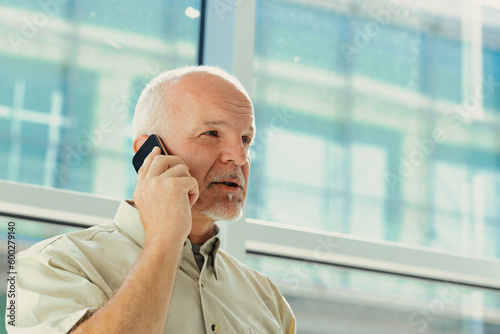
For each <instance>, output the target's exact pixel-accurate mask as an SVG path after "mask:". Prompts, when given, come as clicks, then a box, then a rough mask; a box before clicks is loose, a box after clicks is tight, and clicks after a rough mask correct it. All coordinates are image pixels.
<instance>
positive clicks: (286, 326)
mask: <svg viewBox="0 0 500 334" xmlns="http://www.w3.org/2000/svg"><path fill="white" fill-rule="evenodd" d="M267 281H268V282H269V285H270V286H271V289H272V290H273V293H274V296H275V298H276V304H277V309H278V314H279V321H280V326H281V330H282V333H283V334H296V333H297V328H296V322H295V316H294V314H293V312H292V308H291V307H290V305H289V304H288V302H287V301H286V299H285V297H283V295H282V294H281V292H280V291H279V289H278V287H277V286H276V285H275V284H274V283H273V281H271V280H270V279H269V278H267Z"/></svg>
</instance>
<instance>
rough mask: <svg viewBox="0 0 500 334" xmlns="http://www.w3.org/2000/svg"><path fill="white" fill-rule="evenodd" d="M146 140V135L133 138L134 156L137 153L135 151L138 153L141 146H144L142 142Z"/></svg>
mask: <svg viewBox="0 0 500 334" xmlns="http://www.w3.org/2000/svg"><path fill="white" fill-rule="evenodd" d="M148 138H149V136H148V135H140V136H137V137H135V139H134V154H135V153H137V151H139V149H140V148H141V146H142V144H144V142H145V141H146V139H148Z"/></svg>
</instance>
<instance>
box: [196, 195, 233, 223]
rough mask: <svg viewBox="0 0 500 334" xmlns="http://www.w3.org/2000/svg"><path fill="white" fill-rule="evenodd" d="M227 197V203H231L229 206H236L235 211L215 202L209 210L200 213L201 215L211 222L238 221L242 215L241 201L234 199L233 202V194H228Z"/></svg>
mask: <svg viewBox="0 0 500 334" xmlns="http://www.w3.org/2000/svg"><path fill="white" fill-rule="evenodd" d="M228 196H229V201H230V202H231V203H229V205H234V204H236V205H237V206H238V208H237V209H236V210H234V211H233V210H229V208H228V205H224V203H222V202H216V203H215V205H214V206H212V207H211V208H210V209H207V210H205V211H202V212H201V213H202V214H203V215H205V216H207V217H208V218H211V219H213V220H228V221H233V220H238V219H239V218H241V216H242V215H243V203H242V201H241V199H240V200H239V201H238V199H236V201H235V200H234V199H233V194H231V193H229V194H228Z"/></svg>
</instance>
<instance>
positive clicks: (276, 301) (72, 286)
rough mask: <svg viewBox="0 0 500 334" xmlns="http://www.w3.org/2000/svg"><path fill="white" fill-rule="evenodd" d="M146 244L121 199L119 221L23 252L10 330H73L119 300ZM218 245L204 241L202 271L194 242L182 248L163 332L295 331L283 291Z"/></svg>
mask: <svg viewBox="0 0 500 334" xmlns="http://www.w3.org/2000/svg"><path fill="white" fill-rule="evenodd" d="M215 228H216V229H217V231H218V227H215ZM144 239H145V236H144V229H143V226H142V223H141V221H140V216H139V212H138V211H137V209H136V208H134V207H133V206H132V205H131V204H129V203H127V202H126V201H122V203H121V204H120V207H119V209H118V211H117V213H116V216H115V218H114V223H113V224H109V225H101V226H94V227H92V228H89V229H86V230H82V231H78V232H73V233H69V234H65V235H61V236H57V237H54V238H51V239H48V240H45V241H42V242H40V243H38V244H36V245H34V246H32V247H31V248H30V249H28V250H26V251H24V252H21V253H19V254H18V256H17V262H16V267H17V300H16V305H17V307H18V309H17V312H16V323H15V327H14V326H10V325H7V330H8V333H11V334H20V333H67V332H68V331H69V330H70V329H71V328H72V327H73V326H74V325H75V324H76V323H77V322H78V321H79V320H80V319H81V318H82V317H84V316H86V315H87V314H89V312H93V311H95V310H97V309H98V308H99V307H101V306H102V305H103V304H104V303H106V301H107V300H109V299H110V298H112V297H113V293H114V292H115V291H116V290H117V289H118V287H119V286H120V284H121V282H122V281H123V279H124V278H125V276H126V275H127V273H128V271H129V269H130V267H131V266H132V264H133V263H134V262H135V260H136V258H137V256H138V255H139V254H140V252H141V250H142V247H143V246H144ZM219 246H220V238H219V235H218V234H216V235H214V236H212V238H210V239H209V240H207V241H206V242H205V243H204V244H203V246H202V247H201V249H200V253H201V254H202V255H203V256H204V258H205V261H204V264H203V267H202V269H201V272H200V270H199V268H198V266H197V264H196V262H195V259H194V256H193V251H192V245H191V243H190V241H189V239H187V240H186V242H185V243H184V248H183V250H182V257H181V261H180V265H179V270H178V271H177V276H176V281H175V285H174V292H173V295H172V299H171V302H170V307H169V314H168V316H167V322H166V326H165V331H164V333H187V334H196V333H231V334H234V333H238V334H240V333H266V334H267V333H286V334H289V333H295V318H294V316H293V313H292V311H291V309H290V306H289V305H288V303H287V302H286V301H285V299H284V298H283V296H282V295H281V293H280V292H279V290H278V288H277V287H276V286H275V285H274V284H273V283H272V282H271V281H270V280H269V279H268V278H267V277H266V276H264V275H262V274H260V273H258V272H257V271H255V270H253V269H251V268H249V267H248V266H246V265H245V264H243V263H241V262H240V261H238V260H236V259H235V258H233V257H232V256H230V255H229V254H227V253H226V252H224V251H223V250H221V249H219ZM7 303H9V300H7ZM9 320H10V319H9V318H6V323H7V322H8V321H9Z"/></svg>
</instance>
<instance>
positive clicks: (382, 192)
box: [0, 0, 500, 334]
mask: <svg viewBox="0 0 500 334" xmlns="http://www.w3.org/2000/svg"><path fill="white" fill-rule="evenodd" d="M244 2H245V1H243V0H213V1H212V0H207V1H206V2H205V1H203V2H202V1H194V0H182V1H181V0H161V1H160V0H152V1H148V2H147V3H144V2H141V1H136V0H133V1H127V2H119V1H116V0H108V1H93V0H87V1H81V0H41V1H35V0H32V1H19V0H17V1H14V0H12V1H10V0H0V154H1V156H2V157H3V159H0V179H2V180H6V181H13V182H16V183H24V184H32V185H39V186H44V187H51V188H59V189H66V190H71V191H78V192H84V193H89V194H95V195H96V196H102V195H104V196H111V197H116V198H131V197H132V193H133V190H134V185H135V171H134V169H133V167H132V165H131V159H132V155H133V152H132V138H131V122H132V116H133V110H134V107H135V104H136V102H137V99H138V97H139V94H140V92H141V91H142V89H143V88H144V86H145V84H146V83H147V82H148V81H149V79H151V78H152V77H154V76H156V75H157V74H159V73H161V72H162V71H164V70H167V69H173V68H176V67H179V66H184V65H195V64H200V63H206V61H204V57H203V55H204V53H203V49H204V48H209V47H211V46H210V45H207V43H208V42H209V39H207V35H206V34H207V33H209V32H208V31H207V30H206V29H204V26H203V24H204V19H205V17H204V15H205V13H206V11H207V8H208V10H209V11H211V12H212V13H216V14H218V16H219V19H220V20H221V21H223V20H224V19H225V16H226V15H231V14H232V13H233V12H237V11H238V6H243V3H244ZM251 3H252V6H254V12H252V13H251V20H252V22H253V24H252V25H250V26H249V27H250V28H251V31H250V32H248V31H247V32H243V33H241V32H240V31H239V30H238V29H235V30H234V31H233V33H234V36H235V38H238V36H239V35H238V34H242V37H241V38H242V39H243V43H245V39H244V38H245V36H247V35H246V34H249V35H250V36H253V38H252V45H251V48H250V49H251V50H253V54H251V55H246V56H250V61H249V62H247V63H246V65H247V66H246V67H245V71H246V72H245V73H248V72H249V73H250V76H249V77H247V78H246V80H242V81H243V83H244V85H245V86H246V88H247V89H248V90H249V92H250V93H251V96H252V99H253V102H254V107H255V114H256V121H257V129H258V134H257V138H256V141H255V145H254V146H253V148H252V168H251V175H250V179H251V182H250V184H251V185H250V188H249V194H248V200H247V208H246V218H248V219H254V220H259V221H265V222H272V223H280V224H285V225H289V226H293V227H299V228H309V229H311V228H312V229H314V230H315V231H317V233H322V232H321V231H324V232H325V233H328V232H335V233H340V234H344V235H349V236H354V237H360V238H363V240H372V241H373V242H375V243H377V242H391V243H398V244H400V245H401V246H402V247H425V248H426V249H427V250H432V251H435V252H436V254H441V252H445V253H453V254H458V255H461V256H464V257H468V258H475V259H478V260H481V259H487V260H488V261H493V262H495V261H499V260H500V2H498V1H495V0H475V1H461V0H433V1H427V0H424V1H418V2H417V1H403V0H401V1H385V0H381V1H378V0H366V1H365V0H350V1H347V0H330V1H326V0H313V1H305V0H256V1H255V0H252V1H251ZM246 5H248V2H247V3H246ZM239 15H243V16H245V13H240V14H239ZM216 16H217V15H216ZM212 47H213V46H212ZM237 51H238V50H232V51H231V52H235V53H237ZM207 64H211V63H207ZM228 70H229V71H231V68H229V69H228ZM231 72H234V73H235V74H236V75H238V73H237V71H236V70H234V68H233V71H231ZM1 191H2V190H1V189H0V192H1ZM3 219H4V220H3V221H5V222H7V220H8V217H4V218H3ZM16 221H17V226H18V228H17V237H18V243H19V247H20V248H21V249H22V248H25V247H28V246H29V245H31V244H33V243H34V242H36V241H38V240H41V239H44V238H47V237H50V236H53V235H56V234H59V233H64V232H67V231H70V230H74V229H77V228H78V227H71V226H63V225H61V224H58V225H56V224H50V223H43V222H38V221H28V220H22V219H16ZM3 226H7V224H6V223H5V224H3ZM6 231H7V230H6V228H2V231H1V233H2V235H1V236H0V237H1V242H2V245H4V244H5V242H6V239H7V237H6V234H7V232H6ZM325 235H326V234H325ZM297 243H300V240H297ZM4 250H6V246H2V249H1V251H2V252H4ZM5 258H6V255H5V253H3V254H2V260H1V261H2V266H3V267H2V275H4V273H5V272H6V271H7V269H5V268H6V262H5V263H4V262H3V261H4V260H3V259H5ZM245 261H246V262H247V263H248V264H249V265H250V266H252V267H254V268H256V269H258V270H260V271H261V272H263V273H265V274H266V275H268V276H270V277H271V278H272V279H273V280H274V281H275V282H276V283H277V284H278V286H279V287H280V289H281V290H282V292H283V293H284V294H285V296H286V297H287V300H288V301H289V303H290V304H291V306H292V308H293V310H294V312H295V314H296V317H297V320H298V333H304V334H305V333H398V334H403V333H474V334H485V333H500V291H499V290H495V289H488V288H484V287H481V286H476V287H475V286H465V285H456V284H450V283H444V282H438V281H432V280H424V279H421V278H412V277H403V276H398V275H394V274H390V273H380V272H375V271H372V272H370V271H366V270H359V269H355V268H347V267H339V266H332V265H327V264H320V263H312V262H308V261H297V260H294V259H285V258H276V257H266V256H263V255H259V254H247V256H246V258H245ZM2 277H3V276H2ZM498 277H499V279H500V272H498ZM2 281H3V280H2ZM2 284H4V283H2ZM449 291H452V292H453V295H454V296H455V298H453V300H452V301H449V302H443V301H442V298H441V296H442V295H443V293H444V292H449ZM0 293H3V295H2V298H3V300H5V294H4V289H3V290H2V291H1V292H0ZM436 301H438V302H436ZM0 321H3V320H0ZM1 330H3V328H2V329H0V331H1Z"/></svg>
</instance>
